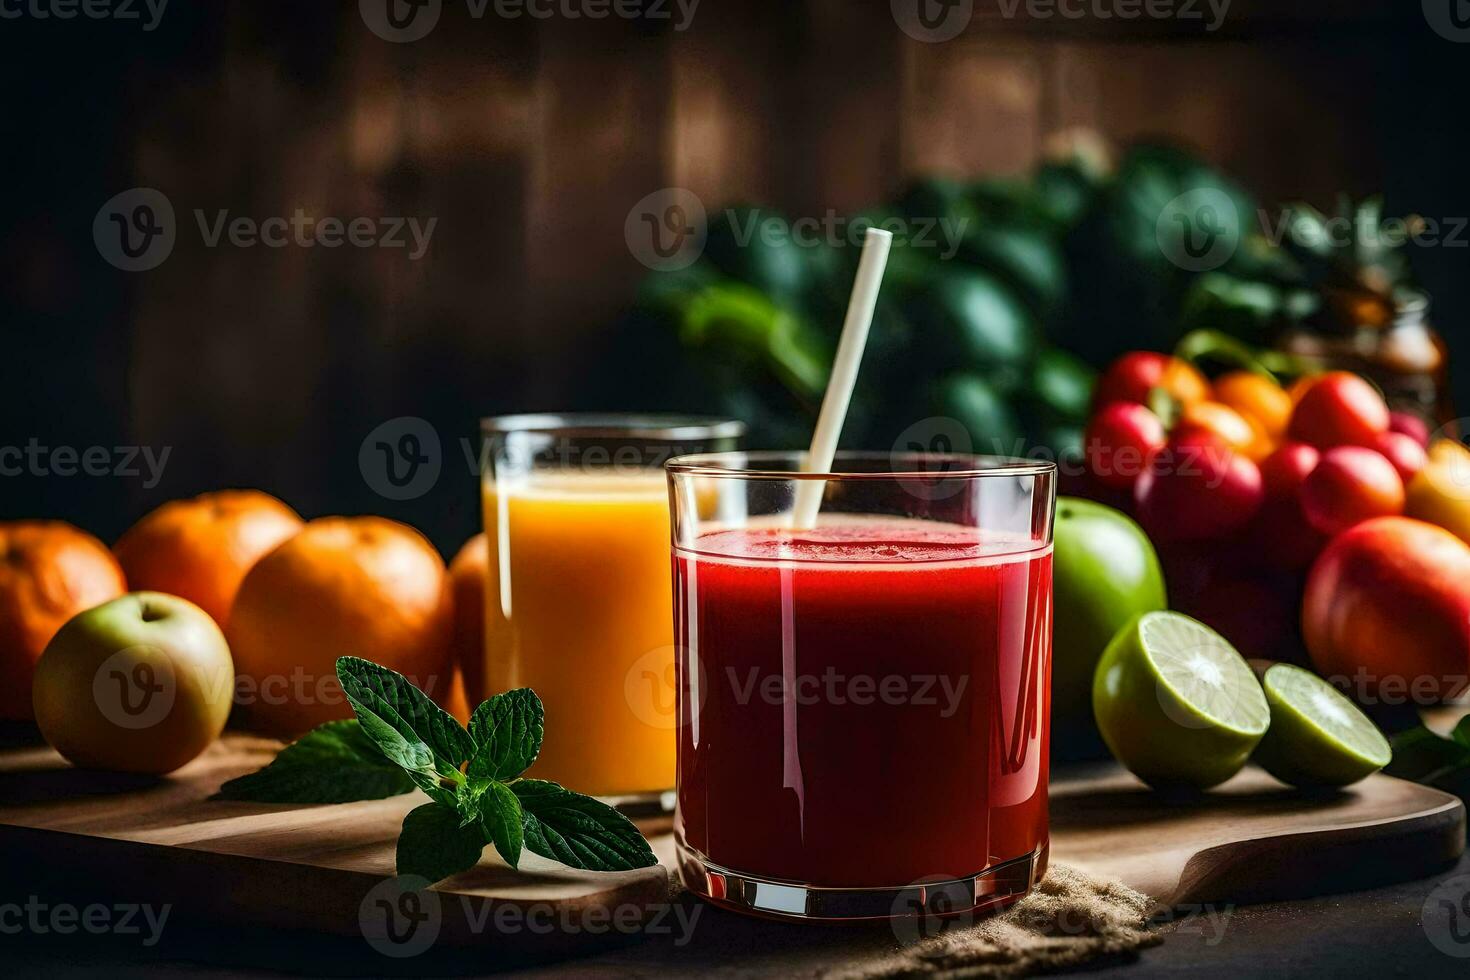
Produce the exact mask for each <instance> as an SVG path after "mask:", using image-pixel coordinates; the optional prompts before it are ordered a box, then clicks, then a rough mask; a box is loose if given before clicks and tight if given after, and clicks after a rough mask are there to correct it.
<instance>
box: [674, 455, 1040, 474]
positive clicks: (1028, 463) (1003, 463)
mask: <svg viewBox="0 0 1470 980" xmlns="http://www.w3.org/2000/svg"><path fill="white" fill-rule="evenodd" d="M805 455H806V450H803V449H792V450H786V449H757V450H750V451H746V450H739V449H737V450H730V451H727V452H717V453H690V454H688V455H685V456H675V457H674V458H673V459H671V460H669V461H668V462H666V463H664V469H665V470H667V471H668V473H669V475H670V476H698V477H715V478H723V479H738V480H824V481H825V480H832V481H843V480H932V479H941V478H942V479H946V480H953V479H983V478H989V477H1008V476H1009V477H1014V476H1047V475H1055V474H1056V471H1057V464H1056V463H1055V462H1052V461H1051V460H1042V459H1026V458H1024V457H1020V456H986V455H982V454H979V453H925V452H903V453H881V452H872V451H862V450H842V451H839V452H838V453H837V456H836V459H835V460H834V463H842V462H844V461H850V462H856V461H861V460H868V461H876V462H887V463H888V464H889V467H890V468H888V469H881V470H841V469H836V468H834V469H832V470H831V471H830V472H826V473H809V472H806V471H803V470H795V469H792V470H781V469H772V468H770V466H769V465H765V466H762V465H749V464H751V463H755V464H761V463H765V464H770V463H773V462H776V461H781V460H784V461H789V462H792V463H797V462H799V461H800V459H801V458H802V457H803V456H805ZM736 459H741V460H743V461H744V463H745V465H739V466H736V465H728V464H730V463H733V462H734V461H735V460H736ZM897 460H913V461H915V462H920V461H925V462H946V461H947V462H955V463H960V464H962V465H961V467H960V468H958V469H952V470H949V469H946V470H935V469H928V470H925V469H903V468H901V467H900V466H896V465H894V463H895V461H897Z"/></svg>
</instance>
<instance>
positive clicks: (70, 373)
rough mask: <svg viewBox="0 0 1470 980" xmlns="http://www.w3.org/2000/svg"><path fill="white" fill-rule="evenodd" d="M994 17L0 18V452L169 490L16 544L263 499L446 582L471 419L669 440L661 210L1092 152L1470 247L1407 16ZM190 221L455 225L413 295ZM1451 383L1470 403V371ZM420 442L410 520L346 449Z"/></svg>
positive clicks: (1453, 266)
mask: <svg viewBox="0 0 1470 980" xmlns="http://www.w3.org/2000/svg"><path fill="white" fill-rule="evenodd" d="M8 2H10V3H11V4H12V7H11V8H10V9H15V8H14V6H13V4H14V2H15V0H8ZM1445 2H1446V3H1451V2H1458V0H1445ZM996 11H997V5H996V4H995V3H994V2H987V0H977V3H976V12H975V17H974V20H973V21H972V23H971V24H970V27H969V29H968V30H967V31H966V33H965V34H964V35H963V36H962V37H960V38H958V39H956V40H954V41H950V42H946V43H942V44H924V43H920V42H917V41H914V40H911V39H909V38H907V37H905V36H904V35H903V34H902V33H901V32H900V31H899V30H898V29H897V28H896V26H895V23H894V20H893V18H892V16H891V14H890V11H889V5H888V4H887V3H885V2H882V0H868V2H857V0H847V2H840V0H807V2H792V0H784V2H775V0H772V2H765V0H742V2H735V0H703V2H702V3H700V5H699V7H698V9H697V13H696V15H695V17H694V20H693V24H692V26H691V28H690V29H689V30H687V31H685V32H682V33H680V32H676V31H673V30H672V29H670V27H669V26H668V25H667V24H663V25H660V24H651V23H647V22H642V23H640V22H632V23H630V22H626V21H621V20H617V19H608V20H605V21H600V22H592V21H586V20H583V21H568V20H565V19H555V20H549V21H539V20H532V19H530V18H521V19H519V20H515V21H508V20H504V19H500V18H497V17H495V16H494V15H493V14H488V15H487V16H485V17H484V18H483V19H478V20H477V19H474V18H472V17H470V16H469V15H468V13H467V9H466V6H465V4H464V3H463V2H457V0H445V4H444V11H443V15H442V18H441V20H440V22H439V24H438V26H437V27H436V28H435V30H434V31H433V33H432V34H430V35H429V37H427V38H426V39H424V40H422V41H418V42H416V43H412V44H390V43H388V42H385V41H383V40H381V39H380V38H378V37H376V36H375V35H374V34H373V33H371V32H370V31H369V30H367V29H366V27H365V25H364V22H363V20H362V18H361V16H360V15H359V11H358V8H357V4H356V3H351V2H342V3H336V2H328V0H313V2H303V0H298V2H284V0H230V2H209V3H206V2H202V0H199V2H194V3H189V2H188V0H172V2H171V3H169V5H168V7H167V9H166V11H165V13H164V15H163V17H162V20H161V22H160V24H159V26H158V28H157V29H156V30H154V31H152V32H145V31H144V30H143V29H142V26H141V24H140V23H139V22H137V21H131V22H124V21H117V20H89V19H86V18H81V17H79V18H77V19H74V20H67V21H60V20H54V19H48V20H39V19H36V18H34V17H31V16H22V17H19V18H6V19H0V83H3V92H4V95H5V111H4V112H3V113H0V127H3V163H0V166H3V168H4V173H3V187H4V189H5V192H4V194H3V195H0V330H3V332H4V338H5V348H4V349H5V355H4V357H3V360H0V365H3V366H0V446H24V445H26V444H27V443H28V441H29V440H31V439H33V438H34V439H36V440H38V441H39V442H40V443H41V444H43V445H48V446H53V447H54V446H57V445H69V446H74V447H77V448H78V449H79V450H81V449H85V448H86V447H88V446H93V445H100V446H105V447H114V446H130V445H145V446H149V447H152V448H153V449H154V451H155V452H158V451H161V450H162V449H163V447H171V450H170V451H171V455H170V457H169V460H168V465H167V467H166V470H165V473H164V478H163V480H162V482H161V483H160V484H159V485H158V486H156V487H154V488H152V489H145V488H144V487H143V486H142V479H141V478H140V477H133V478H128V477H121V476H108V477H88V476H74V477H70V478H63V477H56V476H52V477H49V478H41V477H36V476H30V475H27V476H20V477H0V518H11V517H56V518H62V519H66V520H70V521H73V522H75V523H77V524H79V525H81V526H83V527H85V528H87V529H89V530H92V531H93V532H94V533H96V534H98V535H99V536H101V537H102V538H103V539H104V540H107V541H109V542H110V541H112V540H113V539H115V538H116V536H117V535H118V534H120V533H121V531H122V530H123V529H124V528H125V527H126V526H127V525H128V524H129V523H130V522H131V521H133V520H135V519H136V518H137V517H139V516H141V514H143V513H144V512H146V511H147V510H149V509H151V508H153V507H155V506H157V505H158V504H160V503H162V502H163V501H165V500H167V499H170V498H173V497H177V496H184V495H191V494H194V493H198V492H201V491H204V490H209V489H216V488H220V487H226V486H253V487H259V488H262V489H264V490H267V491H269V492H271V493H274V494H277V495H279V496H281V497H282V498H284V499H285V500H286V501H287V502H288V503H290V504H292V505H293V506H295V507H296V508H297V509H298V510H300V511H301V512H302V513H303V514H304V515H306V516H308V517H314V516H319V515H323V514H329V513H362V512H376V513H382V514H386V515H388V516H391V517H395V518H398V519H401V520H405V521H408V522H409V523H412V524H414V525H416V526H418V527H420V528H421V529H423V530H424V531H425V532H426V533H428V534H429V535H430V537H431V538H432V539H433V540H434V541H435V543H436V544H437V545H438V546H439V547H440V548H441V549H442V550H444V551H446V552H448V553H452V550H453V549H454V548H456V547H457V546H458V544H459V543H460V542H461V541H462V540H463V539H464V538H466V537H468V536H469V535H470V534H472V533H473V532H474V531H475V530H477V526H478V522H479V518H478V513H477V504H476V495H475V487H474V483H473V480H472V478H471V475H470V470H469V468H468V465H467V464H466V462H465V461H464V458H463V455H462V453H461V451H460V445H459V443H458V440H459V439H460V438H472V437H473V435H474V432H475V420H476V419H477V418H478V417H480V416H482V415H487V414H493V413H498V412H507V411H525V410H556V409H579V408H580V409H591V408H658V407H661V400H662V399H663V393H664V391H665V390H666V389H665V386H664V385H663V384H662V383H661V379H660V377H659V376H658V374H657V373H656V372H647V373H644V374H642V375H640V374H639V373H638V372H636V371H630V370H629V369H628V368H627V367H626V365H628V364H629V363H634V364H636V363H637V358H636V356H633V357H630V356H629V353H630V352H629V351H627V350H625V349H622V348H621V347H620V345H621V344H625V343H627V340H626V338H625V337H623V336H622V335H620V334H619V333H618V332H617V331H616V330H614V329H613V326H612V325H613V324H614V323H615V321H616V317H617V314H618V313H619V312H620V311H621V310H623V309H624V308H625V307H626V306H627V305H628V303H629V302H630V300H631V299H632V297H633V293H634V289H635V287H636V286H637V284H638V282H639V281H640V279H641V278H642V276H643V274H644V273H645V271H646V270H645V269H644V268H643V267H642V266H641V265H639V264H638V263H637V262H636V261H635V259H634V258H633V256H632V255H631V254H630V253H629V250H628V248H627V246H626V244H625V242H624V238H623V222H624V219H625V218H626V216H627V214H628V211H629V209H630V208H631V207H632V205H633V204H634V202H636V201H638V200H639V199H640V198H642V197H644V196H645V195H647V194H649V193H651V192H653V191H656V190H659V189H660V188H664V187H670V186H679V187H685V188H689V189H691V190H693V191H694V192H695V193H697V194H698V195H699V196H700V197H701V198H702V199H703V200H704V201H705V202H706V204H709V205H711V206H719V205H723V204H725V203H728V202H731V201H735V200H754V201H760V202H765V203H771V204H774V205H776V206H778V207H781V208H783V209H785V210H786V211H787V213H788V214H792V215H804V214H814V215H820V214H822V213H823V212H824V211H825V209H827V208H835V209H838V210H839V211H851V210H855V209H857V208H861V207H863V206H866V205H868V204H870V203H872V202H874V201H876V200H880V199H883V198H885V197H887V196H891V195H892V194H893V193H895V192H896V191H897V190H898V189H899V188H900V187H902V186H903V185H904V184H905V182H906V181H907V180H909V179H910V178H911V177H913V176H915V175H920V174H934V173H937V174H949V175H955V176H974V175H979V174H1007V173H1017V172H1020V171H1023V170H1025V169H1026V168H1028V167H1030V166H1031V165H1032V164H1033V163H1034V162H1035V161H1036V160H1037V159H1038V157H1039V156H1040V155H1041V153H1042V151H1043V146H1044V144H1045V141H1046V139H1047V137H1048V136H1049V135H1050V134H1052V133H1055V132H1057V131H1059V130H1063V129H1066V128H1068V127H1074V126H1085V127H1090V128H1092V129H1095V130H1097V131H1099V132H1101V133H1103V134H1104V135H1106V136H1107V137H1109V138H1110V139H1111V140H1113V141H1116V142H1117V143H1118V144H1119V145H1126V144H1127V143H1128V142H1130V141H1132V140H1135V139H1139V138H1143V137H1153V136H1160V135H1162V136H1167V137H1169V138H1171V139H1173V140H1176V141H1179V142H1181V143H1183V144H1184V145H1186V146H1189V147H1192V148H1193V149H1195V150H1196V151H1198V152H1200V153H1201V154H1202V155H1203V156H1204V157H1205V158H1206V159H1208V160H1209V161H1211V162H1212V163H1214V164H1216V165H1218V166H1220V167H1222V168H1223V169H1225V170H1226V171H1227V172H1229V173H1230V174H1232V175H1233V176H1235V177H1236V178H1238V179H1239V180H1240V182H1241V183H1242V184H1243V185H1244V186H1246V187H1247V188H1249V189H1250V190H1251V191H1253V192H1254V193H1255V195H1256V196H1257V198H1258V199H1259V200H1260V201H1262V202H1263V203H1265V204H1268V205H1274V204H1279V203H1283V202H1286V201H1290V200H1295V199H1305V200H1308V201H1311V202H1313V203H1316V204H1319V205H1322V206H1324V207H1325V206H1328V205H1330V204H1331V203H1332V201H1333V198H1334V196H1335V195H1336V194H1337V193H1338V192H1347V193H1350V194H1353V195H1355V196H1359V195H1363V194H1367V193H1370V192H1373V191H1376V190H1382V191H1384V192H1385V193H1386V195H1387V199H1388V211H1389V213H1390V214H1402V213H1407V212H1411V211H1412V212H1419V213H1422V214H1424V215H1427V216H1432V217H1436V218H1439V219H1440V220H1446V219H1450V218H1453V217H1454V216H1457V215H1461V216H1462V215H1470V181H1467V180H1466V178H1465V168H1466V159H1467V157H1466V153H1465V150H1466V144H1467V138H1466V135H1465V129H1466V126H1465V105H1464V91H1465V86H1464V80H1465V77H1466V73H1465V69H1466V68H1467V67H1470V59H1467V55H1470V44H1457V43H1454V42H1452V41H1449V40H1447V39H1445V38H1443V37H1441V36H1440V35H1438V34H1436V33H1435V32H1434V31H1433V30H1431V29H1430V28H1429V26H1428V24H1427V21H1426V19H1425V17H1424V15H1423V12H1422V10H1421V8H1420V4H1419V3H1416V2H1412V0H1397V2H1376V3H1373V2H1362V3H1355V4H1346V3H1333V2H1330V0H1318V2H1308V0H1275V2H1271V0H1257V2H1252V0H1234V2H1233V3H1232V5H1231V8H1230V11H1229V15H1228V17H1227V20H1226V22H1225V26H1224V27H1223V28H1222V29H1221V30H1219V31H1218V32H1215V33H1212V34H1205V33H1203V32H1202V31H1201V30H1200V29H1199V28H1198V26H1197V25H1190V26H1184V25H1181V24H1180V23H1177V22H1157V21H1155V22H1148V21H1138V22H1120V21H1116V20H1114V21H1109V22H1102V21H1094V20H1082V21H1071V20H1063V19H1060V18H1053V19H1050V20H1046V21H1029V20H1026V19H1025V18H1024V17H1023V18H1014V19H1005V18H1002V17H1000V16H999V15H998V13H997V12H996ZM137 186H147V187H154V188H157V189H159V190H161V191H162V192H163V193H164V194H166V195H167V196H168V198H169V199H170V200H171V201H172V203H173V205H174V208H175V210H176V213H177V216H178V227H179V231H178V244H177V245H176V247H175V249H174V251H173V253H172V254H171V256H170V257H169V259H168V260H167V261H165V262H164V263H163V264H162V265H161V266H159V267H158V268H156V269H153V270H151V271H147V272H139V273H126V272H122V271H119V270H117V269H114V268H113V267H112V266H111V265H109V264H108V263H106V262H105V261H103V260H102V258H101V257H100V255H99V253H98V250H97V247H96V246H95V244H94V241H93V237H92V222H93V218H94V216H95V215H96V214H97V212H98V209H99V208H100V207H101V206H102V204H103V202H105V201H106V200H107V199H108V198H110V197H112V196H113V195H114V194H117V193H119V192H120V191H124V190H126V189H128V188H132V187H137ZM195 208H202V209H204V210H205V211H206V212H209V213H210V214H213V213H214V212H215V211H217V210H218V209H221V208H226V209H229V210H230V212H231V214H232V215H247V216H251V217H253V218H256V219H262V218H266V217H270V216H289V215H291V214H292V212H293V211H294V210H295V209H296V208H304V209H306V210H307V211H308V212H310V213H312V214H315V215H317V216H327V215H333V216H340V217H342V218H344V219H347V218H351V217H354V216H358V215H367V216H378V215H414V216H419V217H421V218H424V219H427V218H429V217H436V218H437V219H438V224H437V227H436V228H435V230H434V234H433V239H432V243H431V246H430V248H429V251H428V254H427V255H425V256H424V257H423V258H422V259H421V260H419V261H417V262H412V261H409V260H408V259H407V257H406V255H405V250H402V249H399V250H387V249H357V248H349V247H343V248H337V249H333V250H327V249H324V248H320V247H317V248H299V247H294V246H292V247H287V248H283V249H271V248H266V247H262V246H257V247H255V248H248V249H242V248H238V247H232V246H230V245H228V244H222V245H220V246H219V247H215V248H207V247H205V245H204V243H203V242H202V240H201V237H200V235H199V233H198V230H197V226H196V225H195V223H194V218H193V210H194V209H195ZM1464 244H1465V237H1464V236H1462V238H1461V246H1462V247H1460V248H1450V247H1443V246H1442V247H1438V248H1429V249H1421V250H1419V253H1418V254H1416V255H1415V258H1414V261H1415V266H1416V269H1417V271H1418V273H1419V276H1420V278H1421V280H1422V281H1423V283H1424V285H1425V286H1426V287H1427V288H1428V290H1429V291H1430V293H1431V294H1432V295H1433V297H1434V311H1433V320H1434V322H1435V324H1436V325H1437V326H1438V327H1439V329H1440V330H1441V331H1442V332H1443V333H1444V334H1445V335H1446V337H1447V338H1448V339H1449V341H1450V343H1451V346H1452V347H1456V345H1460V344H1464V343H1465V342H1466V339H1467V331H1466V328H1465V324H1466V322H1467V317H1470V282H1467V278H1470V277H1467V275H1466V273H1467V272H1470V261H1467V259H1470V249H1467V248H1465V247H1463V246H1464ZM632 353H634V354H635V355H636V352H632ZM1456 353H1459V351H1458V350H1456ZM613 364H617V365H619V366H618V367H617V368H616V369H614V368H613V367H612V366H611V365H613ZM1455 372H1456V378H1457V386H1458V387H1459V389H1460V391H1461V392H1462V393H1464V392H1467V391H1470V387H1467V386H1470V356H1467V355H1463V354H1462V355H1461V356H1459V357H1458V358H1457V361H1456V363H1455ZM1465 400H1466V399H1465V397H1463V396H1462V398H1461V403H1462V404H1463V403H1464V402H1465ZM405 415H413V416H422V417H424V418H426V419H428V420H429V421H430V422H431V423H432V424H433V425H434V426H435V428H436V429H437V430H438V432H439V434H440V437H441V439H442V442H443V451H444V458H443V466H444V468H443V473H442V475H441V477H440V479H439V481H438V483H437V485H436V486H435V487H434V489H433V490H432V491H431V492H429V493H428V494H426V495H424V496H422V497H419V498H417V499H414V500H409V501H403V502H394V501H391V500H387V499H385V498H383V497H382V496H380V495H378V494H377V493H375V492H374V491H373V489H372V488H371V487H370V486H369V485H368V484H367V482H366V481H365V480H364V478H363V475H362V473H361V471H360V469H359V466H358V451H359V448H360V446H361V444H362V442H363V439H364V437H365V436H366V435H367V434H368V432H369V431H371V430H372V429H373V428H374V427H375V426H377V425H379V424H380V423H383V422H385V421H387V420H389V419H393V418H395V417H398V416H405Z"/></svg>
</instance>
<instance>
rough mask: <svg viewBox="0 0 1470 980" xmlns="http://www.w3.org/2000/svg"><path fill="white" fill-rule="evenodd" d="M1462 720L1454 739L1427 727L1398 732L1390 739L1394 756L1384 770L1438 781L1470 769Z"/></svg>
mask: <svg viewBox="0 0 1470 980" xmlns="http://www.w3.org/2000/svg"><path fill="white" fill-rule="evenodd" d="M1464 727H1465V722H1463V721H1462V722H1461V723H1460V725H1459V726H1457V727H1456V729H1455V738H1454V739H1448V738H1442V737H1440V736H1439V735H1437V734H1435V733H1434V732H1432V731H1430V730H1429V729H1428V728H1425V727H1424V726H1422V725H1421V726H1419V727H1418V728H1411V729H1409V730H1408V731H1403V732H1399V733H1398V734H1397V735H1395V736H1393V738H1392V739H1390V743H1391V744H1392V747H1393V759H1392V761H1390V762H1389V764H1388V765H1387V766H1385V767H1384V769H1383V771H1384V772H1386V773H1388V774H1389V775H1390V776H1397V777H1399V778H1400V779H1409V780H1412V781H1414V782H1416V783H1425V784H1435V783H1438V782H1439V781H1440V780H1442V779H1444V778H1445V777H1446V776H1449V775H1451V774H1453V773H1455V772H1457V771H1463V770H1470V747H1467V746H1466V745H1465V744H1463V743H1461V742H1460V741H1459V739H1460V738H1461V737H1462V736H1461V732H1460V729H1461V728H1464Z"/></svg>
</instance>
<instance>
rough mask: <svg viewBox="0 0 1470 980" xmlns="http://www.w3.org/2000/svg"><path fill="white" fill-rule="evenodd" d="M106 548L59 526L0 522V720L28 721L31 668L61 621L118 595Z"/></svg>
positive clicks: (121, 584) (118, 579)
mask: <svg viewBox="0 0 1470 980" xmlns="http://www.w3.org/2000/svg"><path fill="white" fill-rule="evenodd" d="M127 590H128V589H127V583H126V582H125V581H124V579H123V572H122V569H121V568H119V567H118V564H117V559H115V558H114V557H113V556H112V552H110V551H108V550H107V546H106V545H104V544H103V543H102V542H101V541H98V540H97V539H96V538H94V537H92V535H90V534H88V533H87V532H85V531H83V530H80V529H79V528H75V527H73V526H72V525H70V524H66V523H63V522H62V521H4V522H0V719H4V720H6V721H29V720H31V719H32V718H34V717H35V714H34V712H33V711H32V709H31V682H32V679H33V678H34V677H35V671H36V661H37V660H39V659H40V658H41V652H42V651H43V650H45V649H46V644H48V643H50V642H51V638H52V637H53V636H55V635H56V631H57V630H59V629H61V627H62V625H63V624H65V623H66V621H67V620H69V619H71V618H72V617H73V616H75V615H76V614H77V613H79V612H83V611H85V610H87V609H91V608H92V607H93V606H98V605H101V604H102V603H104V602H107V601H108V600H109V599H116V598H117V597H118V596H120V595H122V594H123V593H124V592H126V591H127Z"/></svg>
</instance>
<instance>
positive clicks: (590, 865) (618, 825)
mask: <svg viewBox="0 0 1470 980" xmlns="http://www.w3.org/2000/svg"><path fill="white" fill-rule="evenodd" d="M510 789H511V791H512V792H513V793H514V794H515V795H516V798H517V799H519V800H520V803H521V810H522V811H523V813H524V815H525V816H524V822H525V835H526V847H527V848H529V849H530V850H531V851H533V852H534V853H536V854H540V855H541V856H542V857H547V858H551V859H552V860H553V861H560V862H561V863H562V864H565V865H567V866H568V867H571V868H581V869H583V870H586V871H629V870H632V869H633V868H646V867H649V866H650V865H654V864H657V863H658V858H657V857H655V856H654V853H653V851H652V850H651V849H650V848H649V846H648V841H646V840H644V839H643V835H642V834H640V833H639V832H638V828H637V827H635V826H633V822H632V821H631V820H629V819H628V818H627V817H625V816H623V815H622V814H621V813H619V812H618V811H617V810H614V809H613V808H612V807H610V806H608V805H607V804H606V803H600V802H598V801H597V800H594V799H592V797H590V796H583V795H582V794H580V793H573V792H572V791H571V790H568V789H563V788H562V787H561V786H559V785H557V784H556V783H553V782H548V781H547V780H544V779H518V780H516V781H515V782H514V783H511V784H510Z"/></svg>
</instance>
